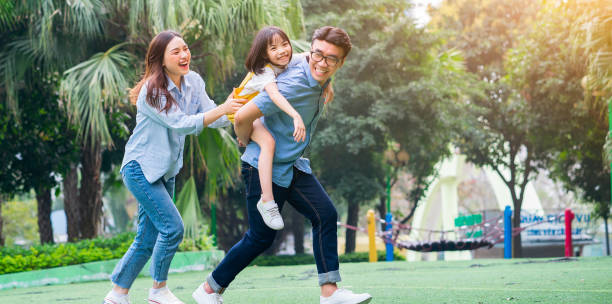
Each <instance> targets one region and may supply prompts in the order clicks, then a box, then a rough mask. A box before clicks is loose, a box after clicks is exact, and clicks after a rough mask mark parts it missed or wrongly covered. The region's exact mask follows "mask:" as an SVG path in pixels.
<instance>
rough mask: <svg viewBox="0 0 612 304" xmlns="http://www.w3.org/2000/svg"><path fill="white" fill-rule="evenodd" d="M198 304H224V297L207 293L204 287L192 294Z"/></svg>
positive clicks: (199, 287)
mask: <svg viewBox="0 0 612 304" xmlns="http://www.w3.org/2000/svg"><path fill="white" fill-rule="evenodd" d="M191 296H192V297H193V299H194V300H196V302H197V303H198V304H223V297H221V295H220V294H218V293H216V292H215V293H207V292H206V291H205V290H204V287H202V285H200V286H198V288H196V290H194V291H193V293H192V294H191Z"/></svg>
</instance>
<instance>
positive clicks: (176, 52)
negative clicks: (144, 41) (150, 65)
mask: <svg viewBox="0 0 612 304" xmlns="http://www.w3.org/2000/svg"><path fill="white" fill-rule="evenodd" d="M190 61H191V53H190V52H189V47H188V46H187V44H186V43H185V41H184V40H183V39H182V38H180V37H174V38H173V39H172V40H171V41H170V43H168V46H166V50H165V52H164V62H163V65H164V70H165V71H166V73H167V74H168V76H170V78H173V77H180V76H183V75H187V73H189V62H190Z"/></svg>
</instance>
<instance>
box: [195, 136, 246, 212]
mask: <svg viewBox="0 0 612 304" xmlns="http://www.w3.org/2000/svg"><path fill="white" fill-rule="evenodd" d="M184 159H185V167H186V170H189V171H190V172H191V175H194V174H195V173H196V172H197V173H199V174H202V173H204V172H205V173H206V184H205V185H204V189H205V190H204V196H205V197H206V198H207V199H208V200H209V201H210V200H214V199H215V198H216V197H217V195H218V191H219V190H221V189H223V188H228V187H230V186H231V185H233V184H234V181H235V180H236V178H238V175H239V172H238V168H239V164H240V151H239V150H238V148H237V145H236V141H235V140H234V138H233V137H232V135H231V134H230V133H229V132H228V131H226V130H224V129H211V128H204V130H203V131H202V133H200V134H199V135H198V136H197V137H196V136H189V138H188V140H186V147H185V157H184Z"/></svg>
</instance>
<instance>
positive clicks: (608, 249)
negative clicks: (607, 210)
mask: <svg viewBox="0 0 612 304" xmlns="http://www.w3.org/2000/svg"><path fill="white" fill-rule="evenodd" d="M604 228H605V229H606V255H607V256H609V255H610V237H609V235H608V217H607V216H606V217H604Z"/></svg>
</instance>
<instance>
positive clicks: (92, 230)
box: [79, 143, 102, 239]
mask: <svg viewBox="0 0 612 304" xmlns="http://www.w3.org/2000/svg"><path fill="white" fill-rule="evenodd" d="M81 164H82V165H83V167H82V168H81V189H80V191H79V201H80V204H79V209H80V211H79V214H80V215H81V220H80V224H81V228H80V231H81V237H83V238H86V239H90V238H94V237H96V236H97V235H98V227H99V225H100V216H101V215H102V183H101V181H100V167H101V165H102V149H101V147H100V143H93V144H92V143H88V144H86V145H85V147H84V148H83V154H82V158H81Z"/></svg>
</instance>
